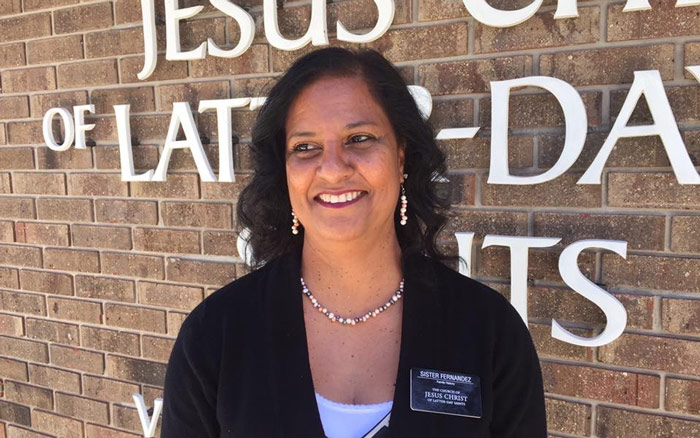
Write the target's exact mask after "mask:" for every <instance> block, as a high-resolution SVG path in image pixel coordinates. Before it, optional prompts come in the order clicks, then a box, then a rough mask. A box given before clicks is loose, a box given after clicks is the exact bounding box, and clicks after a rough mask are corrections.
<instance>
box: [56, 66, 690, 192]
mask: <svg viewBox="0 0 700 438" xmlns="http://www.w3.org/2000/svg"><path fill="white" fill-rule="evenodd" d="M686 68H687V70H688V71H689V72H691V73H692V74H693V75H694V76H695V78H696V79H697V80H698V81H700V66H692V67H686ZM519 87H537V88H542V89H544V90H546V91H547V92H549V93H551V94H552V95H554V97H555V98H556V99H557V101H558V103H559V105H560V106H561V109H562V112H563V114H564V125H565V138H564V145H563V147H562V152H561V154H560V155H559V158H558V160H557V162H556V163H554V165H553V166H552V167H551V168H550V169H548V170H547V171H545V172H543V173H541V174H538V175H513V174H511V172H510V168H509V164H508V127H509V120H508V112H509V101H510V95H511V91H512V90H513V89H514V88H519ZM409 91H410V92H411V94H412V95H413V97H414V99H415V101H416V103H417V105H418V107H419V109H420V111H421V113H422V115H423V117H424V118H426V119H427V118H428V117H429V116H430V113H431V111H432V98H431V95H430V92H429V91H428V90H426V89H425V88H423V87H419V86H415V85H411V86H409ZM642 96H644V97H645V99H646V102H647V106H648V107H649V111H650V113H651V116H652V119H653V123H651V124H649V125H633V126H628V122H629V120H630V118H631V117H632V112H633V111H634V109H635V108H636V106H637V104H638V103H639V101H640V99H641V98H642ZM264 100H265V98H262V97H256V98H236V99H217V100H203V101H201V102H200V103H199V109H198V111H199V112H200V113H202V112H204V111H207V110H216V115H217V133H218V140H219V179H218V181H219V182H232V181H234V180H235V175H234V163H233V144H232V136H231V110H232V109H233V108H243V107H247V106H249V107H250V108H251V109H255V108H257V107H259V106H260V105H262V103H263V102H264ZM491 102H492V109H491V111H492V116H491V157H490V170H489V177H488V180H487V183H489V184H511V185H531V184H540V183H544V182H547V181H551V180H553V179H555V178H557V177H559V176H561V175H562V174H564V173H565V172H566V171H567V170H568V169H569V168H570V167H571V166H572V165H573V164H574V163H575V162H576V160H577V159H578V157H579V155H580V154H581V152H582V151H583V146H584V144H585V142H586V136H587V133H588V118H587V115H586V108H585V107H584V104H583V100H582V99H581V96H580V94H579V93H578V91H576V89H575V88H574V87H573V86H571V85H570V84H569V83H567V82H565V81H563V80H561V79H556V78H552V77H548V76H530V77H525V78H520V79H511V80H506V81H494V82H491ZM129 108H130V105H114V112H115V116H116V123H117V135H118V138H119V155H120V164H121V179H122V181H165V180H166V174H167V169H168V165H169V162H170V156H171V153H172V151H173V150H175V149H189V150H190V152H191V153H192V156H193V158H194V162H195V165H196V167H197V171H198V172H199V175H200V177H201V180H202V181H206V182H214V181H217V179H216V175H214V172H213V171H212V168H211V166H210V164H209V161H208V159H207V157H206V155H205V153H204V148H203V147H202V141H201V139H200V135H199V133H198V131H197V127H196V124H195V121H194V117H193V115H192V110H191V108H190V104H189V103H187V102H175V103H173V112H172V117H171V119H170V125H169V127H168V132H167V135H166V138H165V144H164V147H163V152H162V154H161V156H160V160H159V162H158V165H157V167H156V169H155V170H154V169H151V170H148V171H146V172H144V173H141V174H136V172H135V170H134V160H133V152H132V143H131V130H130V123H129ZM94 110H95V108H94V106H93V105H80V106H76V107H74V108H73V113H74V114H75V120H74V118H73V116H72V115H71V113H70V111H68V110H67V109H64V108H51V109H50V110H49V111H47V112H46V114H45V115H44V120H43V134H44V141H45V142H46V144H47V145H48V147H49V148H51V149H53V150H56V151H64V150H67V149H68V148H70V146H71V145H72V143H73V140H74V139H75V147H76V148H77V149H85V147H86V145H85V133H86V131H89V130H91V129H93V128H94V127H95V125H93V124H86V123H85V113H86V112H94ZM56 115H58V116H60V118H61V120H62V124H63V130H64V138H63V142H62V143H61V144H58V143H57V141H56V139H55V138H54V135H53V132H52V123H53V119H54V117H55V116H56ZM181 128H182V131H183V132H184V136H185V139H184V140H177V139H176V138H177V134H178V132H179V130H180V129H181ZM479 129H480V128H479V127H469V128H448V129H443V130H441V131H440V132H439V133H438V135H437V137H436V138H437V139H438V140H446V139H455V138H474V136H475V135H476V134H477V132H478V131H479ZM647 136H659V137H660V138H661V141H662V143H663V146H664V149H665V151H666V154H667V155H668V159H669V162H670V163H671V167H672V169H673V172H674V173H675V175H676V178H677V179H678V182H679V183H680V184H700V174H698V172H697V171H696V169H695V166H694V165H693V162H692V160H691V158H690V156H689V155H688V150H687V148H686V145H685V143H684V141H683V137H682V136H681V133H680V131H679V129H678V124H677V122H676V118H675V117H674V115H673V111H672V110H671V105H670V103H669V101H668V96H667V95H666V91H665V89H664V85H663V81H662V79H661V75H660V74H659V71H658V70H645V71H636V72H635V73H634V82H633V83H632V86H631V88H630V91H629V93H628V95H627V98H626V99H625V102H624V104H623V105H622V108H621V109H620V113H619V114H618V116H617V119H616V120H615V123H614V125H613V127H612V129H611V130H610V133H609V135H608V137H607V139H606V140H605V143H603V146H602V147H601V149H600V151H599V152H598V154H597V155H596V157H595V159H594V160H593V162H592V163H591V165H590V166H589V167H588V169H587V170H586V172H585V173H584V174H583V175H582V176H581V178H580V179H579V180H578V181H577V184H600V183H601V175H602V173H603V168H604V166H605V163H606V162H607V160H608V157H609V156H610V153H611V152H612V150H613V147H614V146H615V144H616V143H617V142H618V140H620V139H622V138H629V137H647Z"/></svg>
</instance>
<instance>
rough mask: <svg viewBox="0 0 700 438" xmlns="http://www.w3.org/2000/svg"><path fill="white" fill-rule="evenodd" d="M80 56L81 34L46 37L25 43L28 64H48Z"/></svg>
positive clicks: (71, 59)
mask: <svg viewBox="0 0 700 438" xmlns="http://www.w3.org/2000/svg"><path fill="white" fill-rule="evenodd" d="M82 58H83V36H82V35H69V36H64V37H54V38H47V39H43V40H34V41H29V42H28V43H27V61H28V62H29V64H49V63H54V62H60V61H73V60H76V59H82Z"/></svg>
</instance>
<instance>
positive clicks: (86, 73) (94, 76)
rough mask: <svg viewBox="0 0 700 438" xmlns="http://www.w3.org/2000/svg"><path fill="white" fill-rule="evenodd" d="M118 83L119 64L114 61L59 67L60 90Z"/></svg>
mask: <svg viewBox="0 0 700 438" xmlns="http://www.w3.org/2000/svg"><path fill="white" fill-rule="evenodd" d="M117 82H118V76H117V63H116V61H115V60H113V59H105V60H100V61H84V62H76V63H72V64H61V65H59V66H58V83H59V85H60V88H79V87H89V86H95V85H109V84H116V83H117Z"/></svg>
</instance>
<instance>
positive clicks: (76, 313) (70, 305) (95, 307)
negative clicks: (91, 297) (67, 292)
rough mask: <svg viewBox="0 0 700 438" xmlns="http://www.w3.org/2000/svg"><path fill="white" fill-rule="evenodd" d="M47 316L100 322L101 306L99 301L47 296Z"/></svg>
mask: <svg viewBox="0 0 700 438" xmlns="http://www.w3.org/2000/svg"><path fill="white" fill-rule="evenodd" d="M47 300H48V307H49V317H51V318H58V319H68V320H73V321H83V322H91V323H95V324H100V323H101V322H102V306H101V305H100V303H95V302H91V301H82V300H68V299H63V298H53V297H48V298H47Z"/></svg>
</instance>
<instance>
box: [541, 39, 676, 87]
mask: <svg viewBox="0 0 700 438" xmlns="http://www.w3.org/2000/svg"><path fill="white" fill-rule="evenodd" d="M673 59H674V46H673V45H672V44H664V45H656V46H639V47H619V48H610V49H599V50H581V51H576V52H559V53H556V54H552V55H542V56H541V57H540V72H541V73H542V74H543V75H545V76H552V77H556V78H559V79H562V80H565V81H567V82H569V83H570V84H572V85H579V86H583V85H604V84H624V83H632V81H633V80H634V72H635V71H641V70H658V71H659V73H660V74H661V77H662V79H664V80H671V79H673ZM591 65H595V66H596V68H589V67H590V66H591Z"/></svg>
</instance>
